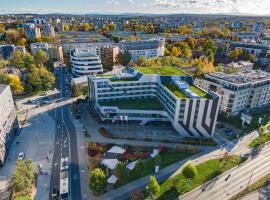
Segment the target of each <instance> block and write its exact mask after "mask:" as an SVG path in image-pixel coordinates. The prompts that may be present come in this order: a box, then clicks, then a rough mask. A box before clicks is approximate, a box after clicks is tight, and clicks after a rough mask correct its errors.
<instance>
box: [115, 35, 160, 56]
mask: <svg viewBox="0 0 270 200" xmlns="http://www.w3.org/2000/svg"><path fill="white" fill-rule="evenodd" d="M164 45H165V39H163V38H158V39H149V40H138V41H123V42H120V43H119V47H120V50H121V51H128V52H129V53H130V55H131V57H132V59H133V60H135V61H136V60H138V59H139V58H140V57H142V56H144V57H145V58H147V59H150V58H155V57H159V56H164Z"/></svg>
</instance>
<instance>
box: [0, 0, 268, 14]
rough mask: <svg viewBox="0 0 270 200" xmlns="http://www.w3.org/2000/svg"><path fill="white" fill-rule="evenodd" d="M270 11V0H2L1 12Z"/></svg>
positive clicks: (236, 12) (254, 12) (169, 12)
mask: <svg viewBox="0 0 270 200" xmlns="http://www.w3.org/2000/svg"><path fill="white" fill-rule="evenodd" d="M55 12H57V13H70V14H85V13H87V14H88V13H89V14H91V13H99V14H119V13H149V14H151V13H153V14H154V13H155V14H175V13H196V14H215V13H224V14H250V15H270V0H0V13H1V14H6V13H55Z"/></svg>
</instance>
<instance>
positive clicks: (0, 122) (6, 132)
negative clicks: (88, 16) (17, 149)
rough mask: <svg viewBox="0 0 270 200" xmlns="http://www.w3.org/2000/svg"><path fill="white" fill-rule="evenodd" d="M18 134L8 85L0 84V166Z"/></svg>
mask: <svg viewBox="0 0 270 200" xmlns="http://www.w3.org/2000/svg"><path fill="white" fill-rule="evenodd" d="M17 132H18V120H17V116H16V111H15V106H14V102H13V98H12V94H11V90H10V87H9V86H8V85H1V84H0V166H3V165H4V164H5V160H6V158H7V156H8V151H9V148H10V145H11V143H12V140H13V138H14V137H15V135H16V133H17Z"/></svg>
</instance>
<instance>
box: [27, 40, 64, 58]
mask: <svg viewBox="0 0 270 200" xmlns="http://www.w3.org/2000/svg"><path fill="white" fill-rule="evenodd" d="M30 47H31V52H32V54H35V53H36V52H37V51H38V50H43V51H44V52H46V53H47V56H48V58H49V59H50V60H54V61H63V60H64V55H63V47H62V46H57V45H54V44H51V43H46V42H40V43H31V44H30Z"/></svg>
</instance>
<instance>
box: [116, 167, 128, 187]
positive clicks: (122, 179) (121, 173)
mask: <svg viewBox="0 0 270 200" xmlns="http://www.w3.org/2000/svg"><path fill="white" fill-rule="evenodd" d="M115 175H116V176H117V178H118V180H117V182H118V183H119V184H122V185H123V184H125V183H127V181H128V175H129V171H128V169H127V168H126V166H125V164H124V163H123V162H119V163H118V164H117V166H116V168H115Z"/></svg>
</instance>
